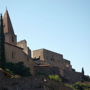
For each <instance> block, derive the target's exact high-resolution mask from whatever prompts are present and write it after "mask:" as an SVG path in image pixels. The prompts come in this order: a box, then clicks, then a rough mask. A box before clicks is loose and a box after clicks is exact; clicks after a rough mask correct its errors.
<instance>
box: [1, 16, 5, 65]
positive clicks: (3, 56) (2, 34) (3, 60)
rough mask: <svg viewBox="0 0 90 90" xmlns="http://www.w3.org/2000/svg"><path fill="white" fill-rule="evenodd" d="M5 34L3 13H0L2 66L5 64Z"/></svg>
mask: <svg viewBox="0 0 90 90" xmlns="http://www.w3.org/2000/svg"><path fill="white" fill-rule="evenodd" d="M4 43H5V36H4V29H3V19H2V15H0V66H3V65H4V64H5V44H4Z"/></svg>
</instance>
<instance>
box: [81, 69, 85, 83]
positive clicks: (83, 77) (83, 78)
mask: <svg viewBox="0 0 90 90" xmlns="http://www.w3.org/2000/svg"><path fill="white" fill-rule="evenodd" d="M84 80H85V76H84V68H82V80H81V81H82V82H84Z"/></svg>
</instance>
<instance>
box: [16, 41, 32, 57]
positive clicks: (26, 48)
mask: <svg viewBox="0 0 90 90" xmlns="http://www.w3.org/2000/svg"><path fill="white" fill-rule="evenodd" d="M17 46H18V47H20V48H23V51H24V52H25V53H26V54H27V55H29V56H30V57H31V50H30V49H29V48H28V47H27V41H26V40H22V41H20V42H18V43H17Z"/></svg>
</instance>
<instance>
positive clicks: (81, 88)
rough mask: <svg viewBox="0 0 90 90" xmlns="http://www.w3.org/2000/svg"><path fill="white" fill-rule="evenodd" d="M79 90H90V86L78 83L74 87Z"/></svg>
mask: <svg viewBox="0 0 90 90" xmlns="http://www.w3.org/2000/svg"><path fill="white" fill-rule="evenodd" d="M73 87H74V88H75V89H77V90H90V84H87V83H81V82H77V83H75V84H74V85H73Z"/></svg>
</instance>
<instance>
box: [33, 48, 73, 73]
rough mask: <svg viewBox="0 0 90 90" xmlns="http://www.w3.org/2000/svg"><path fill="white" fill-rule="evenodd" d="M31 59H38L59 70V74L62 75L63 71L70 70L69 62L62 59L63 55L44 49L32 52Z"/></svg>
mask: <svg viewBox="0 0 90 90" xmlns="http://www.w3.org/2000/svg"><path fill="white" fill-rule="evenodd" d="M33 58H39V59H40V60H41V61H43V62H44V63H45V64H49V65H50V66H55V67H58V68H59V69H60V72H61V74H63V71H64V70H65V69H68V70H72V66H71V64H70V61H68V60H66V59H64V58H63V55H61V54H58V53H55V52H52V51H49V50H46V49H39V50H35V51H33Z"/></svg>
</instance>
